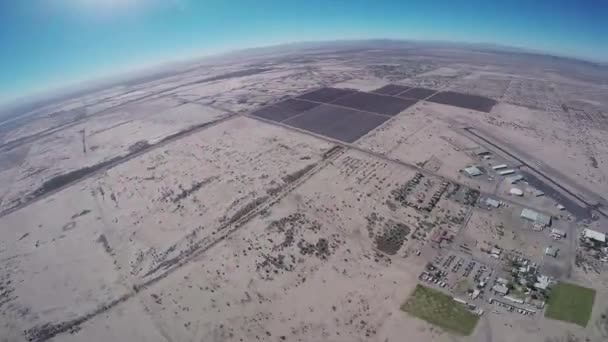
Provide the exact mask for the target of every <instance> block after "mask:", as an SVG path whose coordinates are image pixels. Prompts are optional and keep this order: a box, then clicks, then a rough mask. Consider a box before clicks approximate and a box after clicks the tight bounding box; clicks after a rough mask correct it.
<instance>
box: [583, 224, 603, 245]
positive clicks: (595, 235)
mask: <svg viewBox="0 0 608 342" xmlns="http://www.w3.org/2000/svg"><path fill="white" fill-rule="evenodd" d="M583 237H585V239H589V240H594V241H597V242H601V243H606V234H604V233H600V232H598V231H595V230H592V229H589V228H585V230H583Z"/></svg>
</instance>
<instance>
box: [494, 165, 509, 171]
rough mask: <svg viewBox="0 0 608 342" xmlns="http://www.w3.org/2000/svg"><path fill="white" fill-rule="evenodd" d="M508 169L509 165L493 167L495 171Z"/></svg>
mask: <svg viewBox="0 0 608 342" xmlns="http://www.w3.org/2000/svg"><path fill="white" fill-rule="evenodd" d="M507 167H508V166H507V164H500V165H495V166H492V169H493V170H502V169H506V168H507Z"/></svg>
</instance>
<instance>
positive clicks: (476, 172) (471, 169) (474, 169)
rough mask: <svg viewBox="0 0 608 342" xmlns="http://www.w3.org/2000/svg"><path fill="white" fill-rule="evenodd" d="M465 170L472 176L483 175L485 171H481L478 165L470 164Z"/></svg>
mask: <svg viewBox="0 0 608 342" xmlns="http://www.w3.org/2000/svg"><path fill="white" fill-rule="evenodd" d="M464 172H466V173H467V175H469V176H471V177H475V176H481V175H483V172H481V170H480V169H479V168H478V167H477V166H469V167H467V168H465V169H464Z"/></svg>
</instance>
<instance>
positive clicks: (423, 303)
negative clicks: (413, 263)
mask: <svg viewBox="0 0 608 342" xmlns="http://www.w3.org/2000/svg"><path fill="white" fill-rule="evenodd" d="M401 310H403V311H405V312H408V313H410V314H411V315H413V316H415V317H418V318H420V319H422V320H425V321H427V322H429V323H431V324H434V325H437V326H439V327H441V328H443V329H444V330H447V331H450V332H455V333H458V334H461V335H465V336H466V335H471V333H473V330H475V326H476V325H477V321H478V320H479V316H477V315H475V314H473V313H471V312H470V311H469V310H468V309H467V308H466V307H464V305H462V304H459V303H456V302H455V301H454V300H453V299H452V297H450V296H448V295H445V294H443V293H442V292H440V291H437V290H433V289H430V288H428V287H424V286H422V285H416V289H415V290H414V292H413V293H412V294H411V295H410V297H409V298H408V299H407V301H406V302H405V303H404V304H403V305H402V306H401Z"/></svg>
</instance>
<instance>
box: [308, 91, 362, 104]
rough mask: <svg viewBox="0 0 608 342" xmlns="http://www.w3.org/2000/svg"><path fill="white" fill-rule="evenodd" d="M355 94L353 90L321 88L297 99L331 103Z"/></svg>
mask: <svg viewBox="0 0 608 342" xmlns="http://www.w3.org/2000/svg"><path fill="white" fill-rule="evenodd" d="M352 93H354V91H353V90H346V89H339V88H321V89H317V90H314V91H311V92H310V93H306V94H303V95H300V96H298V97H297V98H299V99H302V100H308V101H315V102H323V103H329V102H332V101H334V100H336V99H338V98H340V97H342V96H345V95H348V94H352Z"/></svg>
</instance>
